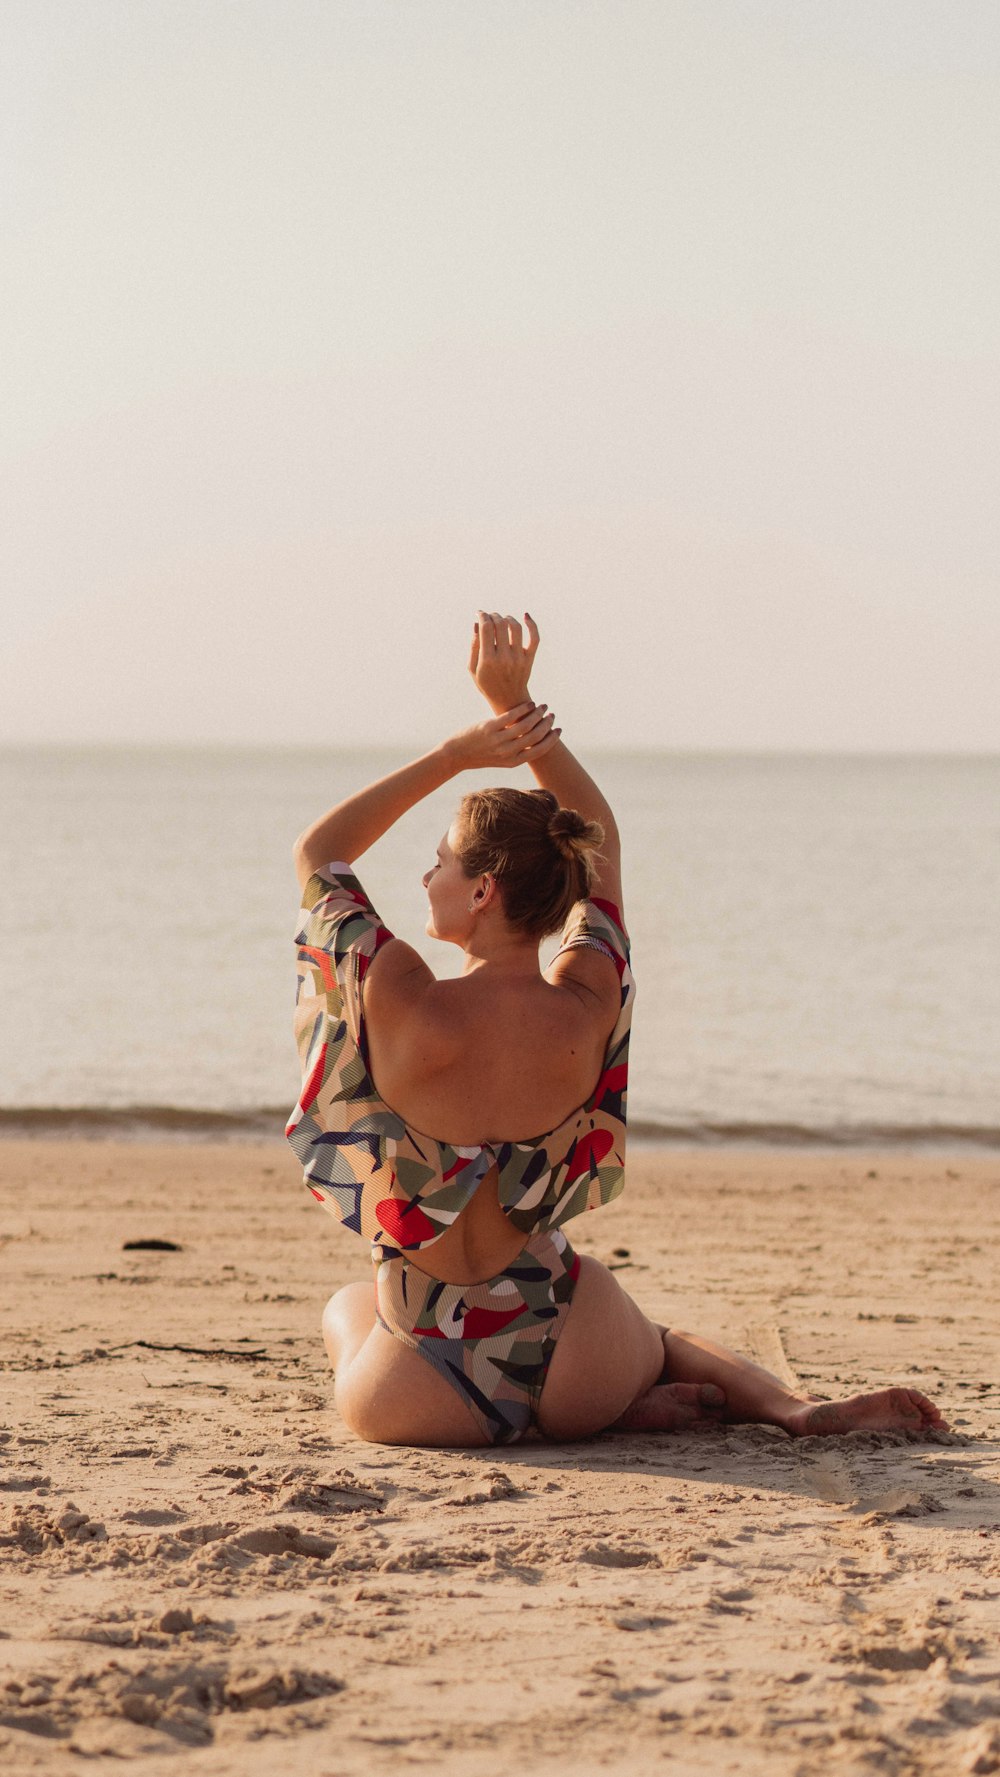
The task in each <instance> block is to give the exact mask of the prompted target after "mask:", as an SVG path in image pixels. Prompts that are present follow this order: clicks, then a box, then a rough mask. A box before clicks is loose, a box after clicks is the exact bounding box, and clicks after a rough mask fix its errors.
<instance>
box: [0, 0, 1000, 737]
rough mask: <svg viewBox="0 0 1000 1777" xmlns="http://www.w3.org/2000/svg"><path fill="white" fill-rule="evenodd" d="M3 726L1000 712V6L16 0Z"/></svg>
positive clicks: (954, 722)
mask: <svg viewBox="0 0 1000 1777" xmlns="http://www.w3.org/2000/svg"><path fill="white" fill-rule="evenodd" d="M2 26H3V36H4V40H5V41H4V52H3V57H2V62H0V214H2V239H3V243H4V244H3V251H2V254H0V379H2V387H0V461H2V473H3V482H4V486H5V492H4V496H3V516H2V519H0V599H2V615H3V628H2V637H3V640H2V648H0V740H2V741H13V742H22V741H35V740H51V741H70V742H89V741H151V742H158V741H185V742H203V741H221V742H237V743H243V742H261V743H274V742H279V743H280V742H288V743H289V744H293V743H294V744H300V743H303V742H309V741H315V742H317V743H329V744H331V745H333V744H343V743H345V742H352V743H358V744H365V743H371V742H375V741H386V742H389V743H392V744H393V745H396V744H403V743H413V744H420V745H423V744H426V743H428V742H430V741H433V740H434V739H436V738H437V737H438V736H439V735H440V734H441V733H443V732H445V731H446V730H447V729H448V728H450V727H454V726H457V725H459V724H460V723H464V722H465V721H468V720H471V719H472V718H473V716H474V715H475V713H476V704H475V700H474V696H473V694H472V691H471V687H469V686H468V683H467V681H466V679H465V675H464V659H465V652H466V645H467V635H468V629H469V625H470V622H471V616H472V613H473V611H474V610H475V607H476V606H477V605H479V604H480V603H483V604H486V605H487V606H493V607H496V606H499V607H500V608H503V609H514V610H516V611H521V610H523V609H524V607H525V606H526V605H527V607H528V608H529V609H531V610H532V611H533V612H534V613H535V614H536V616H537V617H538V619H539V621H540V623H541V625H542V629H543V650H544V652H543V654H542V656H541V657H540V660H539V667H538V673H537V693H538V695H539V697H543V698H545V699H547V700H548V701H550V702H551V703H552V704H553V705H554V706H555V707H556V709H557V711H558V713H559V716H560V719H561V721H562V722H563V725H564V729H565V733H566V738H567V739H568V740H570V741H571V742H572V741H574V740H576V741H579V743H580V744H581V745H595V744H597V745H600V744H603V745H650V746H676V747H750V748H758V747H775V748H844V749H851V750H853V749H857V748H888V749H893V750H896V749H899V750H913V749H918V750H919V749H928V750H934V749H942V750H953V749H957V750H962V749H968V750H990V751H994V750H997V749H1000V714H998V711H1000V695H998V661H1000V573H998V563H1000V498H998V473H997V471H998V465H1000V374H998V371H1000V277H998V273H1000V202H998V193H1000V87H998V76H1000V7H998V6H997V4H996V0H981V3H970V0H941V3H940V4H931V3H929V0H835V3H833V0H742V3H741V0H354V3H346V0H4V5H3V18H2Z"/></svg>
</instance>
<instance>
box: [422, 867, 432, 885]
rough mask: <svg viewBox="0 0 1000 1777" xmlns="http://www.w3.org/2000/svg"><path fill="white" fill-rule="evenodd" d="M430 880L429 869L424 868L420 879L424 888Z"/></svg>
mask: <svg viewBox="0 0 1000 1777" xmlns="http://www.w3.org/2000/svg"><path fill="white" fill-rule="evenodd" d="M430 880H431V873H430V871H429V870H425V871H424V874H423V876H422V877H421V881H422V882H423V885H424V888H427V887H428V886H429V884H430Z"/></svg>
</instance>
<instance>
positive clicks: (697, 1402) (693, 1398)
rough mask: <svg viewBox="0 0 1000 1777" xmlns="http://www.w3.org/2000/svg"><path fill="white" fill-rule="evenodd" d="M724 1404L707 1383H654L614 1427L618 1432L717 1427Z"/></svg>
mask: <svg viewBox="0 0 1000 1777" xmlns="http://www.w3.org/2000/svg"><path fill="white" fill-rule="evenodd" d="M725 1405H726V1397H725V1395H724V1394H723V1392H722V1390H721V1388H716V1387H715V1386H714V1384H713V1383H711V1382H658V1383H657V1384H656V1385H655V1387H653V1388H650V1389H648V1390H647V1391H646V1393H645V1394H641V1395H640V1396H639V1399H638V1400H637V1401H633V1402H632V1405H631V1407H627V1408H626V1410H625V1412H624V1413H623V1414H622V1416H621V1418H620V1419H619V1420H617V1421H616V1425H617V1426H618V1427H619V1428H620V1429H621V1430H622V1431H699V1430H702V1429H703V1428H704V1427H705V1426H707V1425H719V1424H720V1423H721V1417H722V1413H723V1410H724V1408H725Z"/></svg>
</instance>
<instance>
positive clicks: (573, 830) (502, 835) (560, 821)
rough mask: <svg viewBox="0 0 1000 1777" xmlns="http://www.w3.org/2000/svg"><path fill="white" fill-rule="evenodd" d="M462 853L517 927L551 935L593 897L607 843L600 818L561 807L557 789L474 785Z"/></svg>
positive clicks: (460, 834) (460, 823) (466, 803)
mask: <svg viewBox="0 0 1000 1777" xmlns="http://www.w3.org/2000/svg"><path fill="white" fill-rule="evenodd" d="M456 826H457V843H456V844H455V845H454V852H455V856H456V857H457V859H458V861H459V863H460V864H461V866H462V869H463V870H464V871H465V874H466V875H467V876H469V877H472V876H485V875H489V876H492V877H493V878H494V879H495V881H496V885H497V888H498V889H499V891H500V897H501V900H502V901H503V908H504V912H505V914H506V915H507V918H508V920H509V922H510V924H511V925H512V926H514V927H516V929H517V930H518V931H521V932H524V933H525V934H526V935H527V936H528V937H532V938H537V939H538V940H539V942H540V941H541V939H542V938H546V937H548V935H549V933H550V932H557V931H559V929H560V928H561V926H562V925H563V924H564V923H565V920H566V916H567V914H568V913H569V910H570V908H571V907H572V906H573V905H574V903H575V902H576V901H583V900H586V898H587V897H588V895H589V894H590V891H591V889H592V887H593V884H594V877H595V875H596V854H597V849H598V847H599V846H601V845H603V843H604V829H603V827H602V826H601V825H600V823H599V822H598V821H588V820H585V819H584V817H583V815H582V814H578V813H577V811H576V809H575V808H560V806H559V803H558V801H557V800H556V798H555V796H553V794H552V792H551V790H511V789H507V788H505V787H498V788H496V789H491V790H473V791H471V792H470V794H469V795H468V796H463V798H462V801H461V803H460V804H459V810H458V818H457V822H456Z"/></svg>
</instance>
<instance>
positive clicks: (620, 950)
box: [497, 899, 635, 1233]
mask: <svg viewBox="0 0 1000 1777" xmlns="http://www.w3.org/2000/svg"><path fill="white" fill-rule="evenodd" d="M580 948H585V949H593V950H598V951H601V952H603V953H604V955H606V956H607V957H609V958H610V960H611V961H612V962H613V963H614V966H615V969H616V972H617V975H618V987H619V1001H618V1015H617V1017H616V1019H615V1024H614V1028H613V1029H612V1031H611V1034H610V1036H609V1037H608V1040H607V1043H606V1045H605V1050H604V1060H603V1063H602V1066H601V1072H600V1075H599V1077H598V1079H597V1082H596V1084H595V1086H594V1088H593V1091H592V1092H591V1093H590V1095H589V1097H588V1098H587V1099H586V1101H585V1102H584V1103H583V1104H582V1105H581V1106H580V1107H579V1109H578V1110H576V1111H574V1112H573V1114H572V1116H570V1117H568V1118H567V1119H566V1121H565V1122H564V1123H561V1124H560V1125H559V1127H558V1129H554V1130H550V1132H549V1133H548V1135H545V1136H542V1137H539V1138H538V1140H537V1141H535V1142H533V1143H517V1142H511V1143H506V1144H504V1146H503V1148H502V1149H501V1150H500V1152H499V1153H498V1156H497V1158H498V1163H499V1167H500V1192H499V1195H500V1204H501V1207H502V1208H503V1209H504V1211H505V1212H506V1214H507V1216H508V1218H509V1219H510V1221H512V1222H513V1223H514V1225H515V1226H516V1227H518V1228H522V1229H523V1230H524V1231H525V1233H533V1232H534V1231H536V1230H538V1231H540V1232H541V1231H544V1230H545V1229H548V1228H558V1227H561V1226H562V1224H563V1223H564V1222H568V1221H571V1220H572V1218H573V1217H574V1216H577V1215H580V1214H582V1212H583V1211H584V1210H587V1209H598V1208H600V1206H601V1205H602V1204H604V1203H611V1202H612V1201H613V1200H614V1198H616V1197H617V1196H618V1195H619V1194H620V1192H621V1191H622V1190H623V1189H624V1185H625V1122H626V1100H627V1096H628V1051H629V1037H630V1034H631V1029H632V1005H633V1001H634V999H635V981H634V979H633V976H632V969H631V962H630V956H629V941H628V934H627V932H626V930H625V927H624V924H623V922H622V916H621V913H620V912H619V910H618V908H617V907H616V906H615V904H614V902H613V901H606V900H598V899H594V900H590V901H578V902H577V903H576V905H575V907H573V908H572V909H571V910H570V914H569V917H568V919H567V921H566V924H565V926H564V928H563V933H562V941H561V943H560V946H559V950H560V952H561V951H564V950H576V949H580Z"/></svg>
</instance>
